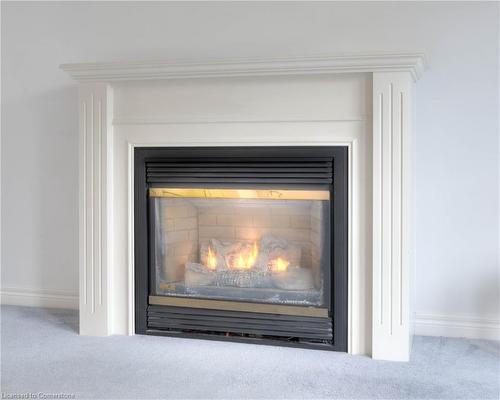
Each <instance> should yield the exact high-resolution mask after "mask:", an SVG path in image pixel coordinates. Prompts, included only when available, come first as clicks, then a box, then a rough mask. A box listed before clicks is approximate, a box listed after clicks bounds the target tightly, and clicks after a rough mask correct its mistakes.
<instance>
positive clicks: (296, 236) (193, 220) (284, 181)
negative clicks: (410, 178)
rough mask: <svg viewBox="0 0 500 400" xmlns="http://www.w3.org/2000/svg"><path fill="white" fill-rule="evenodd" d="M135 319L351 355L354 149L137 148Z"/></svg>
mask: <svg viewBox="0 0 500 400" xmlns="http://www.w3.org/2000/svg"><path fill="white" fill-rule="evenodd" d="M135 326H136V333H140V334H153V335H168V336H182V337H199V338H207V339H220V340H232V341H247V342H254V343H264V344H277V345H287V346H298V347H308V348H323V349H332V350H339V351H347V147H342V146H338V147H240V148H234V147H203V148H192V147H191V148H136V149H135Z"/></svg>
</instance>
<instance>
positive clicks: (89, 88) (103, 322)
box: [78, 83, 113, 336]
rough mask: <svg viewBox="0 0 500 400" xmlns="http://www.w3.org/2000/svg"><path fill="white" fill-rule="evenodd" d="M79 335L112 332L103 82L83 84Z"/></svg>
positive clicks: (108, 108)
mask: <svg viewBox="0 0 500 400" xmlns="http://www.w3.org/2000/svg"><path fill="white" fill-rule="evenodd" d="M78 104H79V115H80V118H79V136H80V138H79V139H80V146H79V158H80V160H79V163H80V168H79V171H80V176H79V190H80V196H79V198H80V204H79V211H80V212H79V218H80V221H79V222H80V223H79V227H80V230H79V269H80V296H79V297H80V334H82V335H99V336H100V335H108V334H109V332H110V329H109V312H108V310H109V296H108V293H109V290H108V285H109V279H108V268H107V266H108V264H109V260H108V257H109V253H108V248H109V247H110V246H109V243H108V228H109V226H110V224H109V218H110V216H111V215H112V214H111V213H110V212H109V211H108V209H109V206H110V204H111V202H110V196H111V193H110V192H109V191H108V188H109V185H108V177H109V176H110V171H111V170H110V166H111V153H110V149H111V138H112V130H111V113H112V109H113V108H112V90H111V87H110V86H109V85H107V84H104V83H82V84H80V86H79V101H78Z"/></svg>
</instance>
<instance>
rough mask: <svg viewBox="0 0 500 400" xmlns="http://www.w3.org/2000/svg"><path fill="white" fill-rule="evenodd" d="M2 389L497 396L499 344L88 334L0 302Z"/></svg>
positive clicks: (66, 316) (57, 316) (45, 313)
mask: <svg viewBox="0 0 500 400" xmlns="http://www.w3.org/2000/svg"><path fill="white" fill-rule="evenodd" d="M1 318H2V319H1V325H2V326H1V332H2V341H1V343H2V355H1V361H2V365H1V372H2V377H1V385H2V392H3V393H4V396H3V397H2V398H6V397H5V396H6V394H13V393H27V392H32V393H39V392H42V393H44V394H51V393H56V394H61V393H63V394H74V395H75V396H76V398H106V399H110V398H172V399H173V398H228V399H235V398H272V399H284V398H330V399H331V398H351V399H352V398H356V399H381V398H385V399H389V398H391V399H416V398H418V399H430V398H432V399H445V398H446V399H498V398H499V372H500V370H499V361H500V356H499V353H500V349H499V343H498V342H491V341H483V340H467V339H451V338H433V337H417V338H416V339H415V342H414V349H413V354H412V360H411V362H410V363H394V362H383V361H374V360H371V359H370V358H368V357H361V356H350V355H347V354H342V353H334V352H328V351H317V350H302V349H292V348H285V347H270V346H257V345H250V344H237V343H225V342H215V341H204V340H189V339H175V338H166V337H151V336H135V337H124V336H115V337H107V338H96V337H84V336H78V335H77V333H76V330H77V324H78V322H77V321H78V318H77V312H75V311H68V310H54V309H52V310H51V309H36V308H24V307H12V306H2V315H1Z"/></svg>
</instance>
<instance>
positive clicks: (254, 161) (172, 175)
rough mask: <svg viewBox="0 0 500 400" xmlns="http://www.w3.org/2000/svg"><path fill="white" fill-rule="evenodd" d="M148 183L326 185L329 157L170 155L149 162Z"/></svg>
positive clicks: (329, 170) (329, 179)
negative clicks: (171, 156)
mask: <svg viewBox="0 0 500 400" xmlns="http://www.w3.org/2000/svg"><path fill="white" fill-rule="evenodd" d="M146 175H147V182H148V183H181V184H185V183H188V184H196V183H215V184H218V183H231V184H239V183H243V184H266V183H270V184H280V183H283V184H323V185H324V184H326V185H329V184H331V183H332V176H333V171H332V160H331V159H328V158H280V159H276V158H265V157H264V158H239V159H236V158H199V159H196V160H193V159H185V158H184V159H182V158H178V159H175V158H169V159H162V160H150V161H146Z"/></svg>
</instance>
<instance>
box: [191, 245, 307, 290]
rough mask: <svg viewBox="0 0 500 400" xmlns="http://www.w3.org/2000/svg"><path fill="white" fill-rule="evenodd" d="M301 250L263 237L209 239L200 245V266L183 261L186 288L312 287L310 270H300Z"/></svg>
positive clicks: (297, 288) (296, 288)
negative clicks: (249, 239)
mask: <svg viewBox="0 0 500 400" xmlns="http://www.w3.org/2000/svg"><path fill="white" fill-rule="evenodd" d="M300 260H301V248H300V247H299V246H297V245H295V244H292V243H290V242H288V241H287V240H286V239H284V238H278V237H275V236H271V235H265V236H263V237H262V239H261V240H260V241H259V242H258V243H257V242H253V243H252V242H244V241H220V240H217V239H211V240H210V241H208V242H206V243H202V244H201V246H200V261H201V263H194V262H189V261H188V262H187V263H186V270H185V275H184V280H185V284H186V286H234V287H241V288H278V289H283V290H307V289H312V288H314V282H313V276H312V274H311V271H310V270H309V269H306V268H301V267H300Z"/></svg>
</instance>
